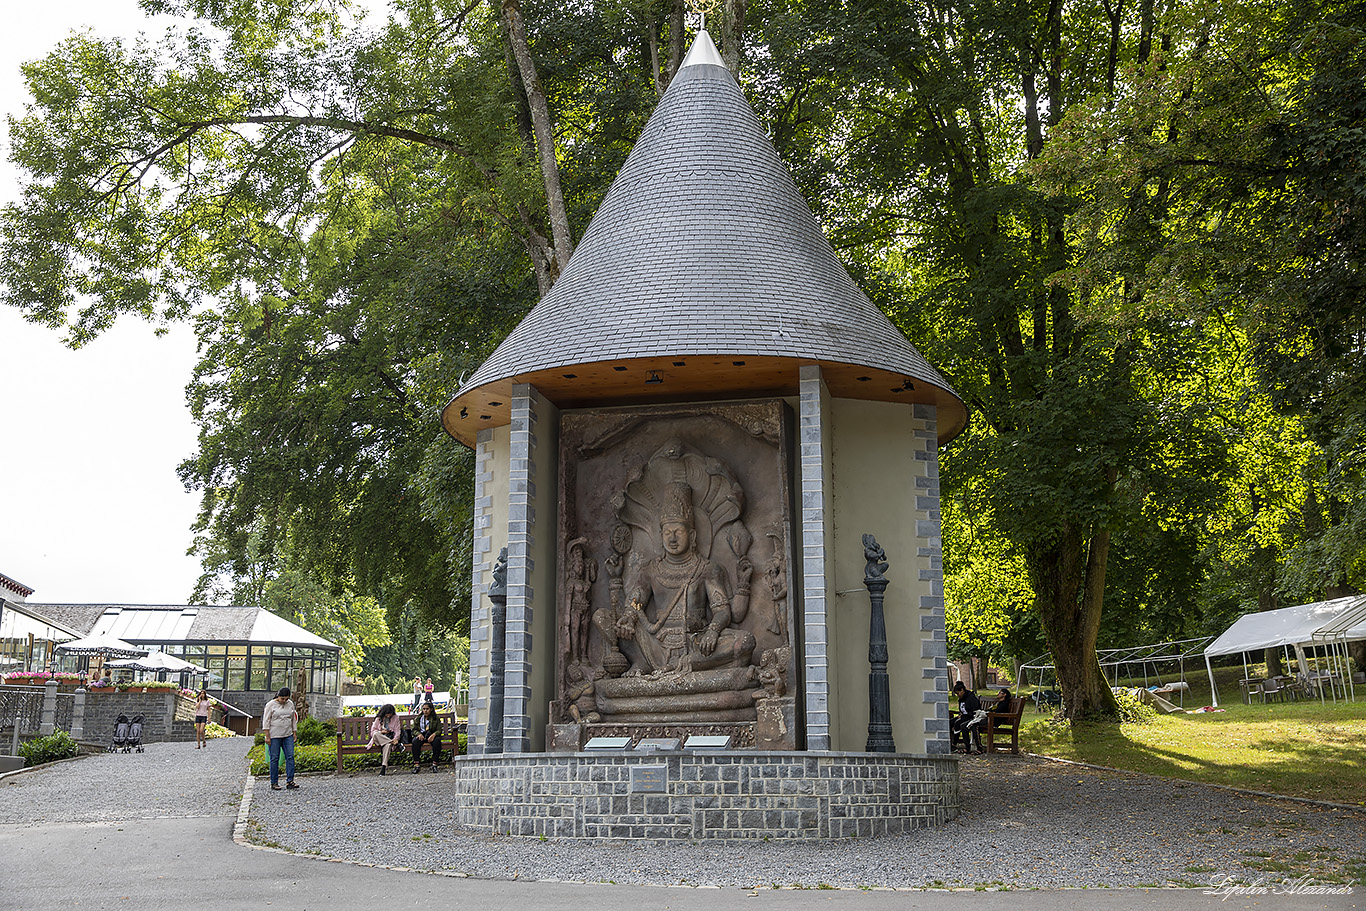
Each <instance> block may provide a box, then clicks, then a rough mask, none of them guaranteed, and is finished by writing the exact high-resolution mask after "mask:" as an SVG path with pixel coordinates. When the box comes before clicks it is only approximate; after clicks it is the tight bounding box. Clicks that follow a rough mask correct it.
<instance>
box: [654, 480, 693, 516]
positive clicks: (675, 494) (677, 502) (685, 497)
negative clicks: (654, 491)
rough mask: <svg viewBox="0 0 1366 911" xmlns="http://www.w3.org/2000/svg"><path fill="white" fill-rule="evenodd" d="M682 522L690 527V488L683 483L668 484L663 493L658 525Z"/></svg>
mask: <svg viewBox="0 0 1366 911" xmlns="http://www.w3.org/2000/svg"><path fill="white" fill-rule="evenodd" d="M665 522H682V523H683V524H684V525H687V526H689V527H692V524H693V518H692V486H691V485H690V484H687V483H685V482H675V483H673V484H670V485H669V486H668V487H667V488H666V489H665V492H664V505H663V506H661V507H660V509H659V524H660V525H663V524H664V523H665Z"/></svg>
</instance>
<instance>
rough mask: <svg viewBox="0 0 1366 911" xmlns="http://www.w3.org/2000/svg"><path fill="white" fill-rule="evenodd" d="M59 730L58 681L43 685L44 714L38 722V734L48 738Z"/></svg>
mask: <svg viewBox="0 0 1366 911" xmlns="http://www.w3.org/2000/svg"><path fill="white" fill-rule="evenodd" d="M56 730H57V681H56V680H49V681H48V682H47V683H45V684H43V714H42V716H41V718H40V720H39V722H38V733H39V734H41V735H42V736H44V737H46V736H47V735H48V734H51V733H53V732H55V731H56Z"/></svg>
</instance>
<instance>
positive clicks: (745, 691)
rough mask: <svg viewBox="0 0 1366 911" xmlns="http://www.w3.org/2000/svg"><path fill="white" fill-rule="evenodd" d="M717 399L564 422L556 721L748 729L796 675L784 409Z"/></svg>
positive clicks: (769, 741)
mask: <svg viewBox="0 0 1366 911" xmlns="http://www.w3.org/2000/svg"><path fill="white" fill-rule="evenodd" d="M727 409H728V406H724V405H720V406H708V407H697V408H662V409H659V408H656V409H633V410H630V411H606V412H574V413H568V414H566V415H565V416H564V420H563V421H562V440H561V457H562V464H561V489H562V499H561V503H562V509H561V541H563V542H566V543H565V545H564V548H563V550H562V551H561V552H562V553H563V554H564V562H563V563H562V564H561V565H562V572H561V591H560V593H559V594H560V597H559V605H560V611H561V622H560V624H559V629H560V643H559V646H560V647H559V654H560V668H561V672H560V678H559V679H560V687H559V694H560V698H559V699H558V700H557V702H556V704H555V706H553V707H552V708H553V711H554V716H555V717H554V721H555V722H557V723H558V724H559V725H561V726H565V727H566V728H567V727H568V726H573V727H575V728H586V727H587V726H595V727H594V730H598V729H599V728H601V729H602V730H606V727H605V726H610V727H611V728H612V729H614V730H616V729H620V728H621V726H623V725H627V726H631V725H634V726H637V727H639V728H640V730H642V731H643V730H645V729H647V728H648V729H649V730H652V731H658V730H661V729H662V728H661V727H660V726H661V725H663V726H664V727H665V728H667V726H668V725H669V724H671V723H673V724H677V725H687V726H689V727H690V729H694V730H695V728H692V726H695V725H699V724H728V723H729V724H734V723H739V724H742V725H745V724H753V723H755V722H756V721H759V720H760V717H759V716H760V714H761V708H760V706H762V705H763V704H765V703H766V702H769V701H772V700H774V699H777V698H781V697H783V696H784V694H785V692H786V690H787V689H788V688H789V687H790V685H791V683H792V682H793V681H794V680H795V663H794V660H793V658H794V648H793V643H792V642H791V641H790V638H789V629H790V621H789V616H788V612H789V610H790V604H789V599H788V597H787V592H788V581H789V580H788V578H787V571H788V570H787V567H788V564H789V561H788V555H787V552H786V551H787V544H786V542H787V540H788V536H787V534H786V528H787V526H788V522H789V509H788V497H789V489H788V485H787V470H786V465H787V461H786V459H787V456H786V451H785V444H784V439H785V428H784V421H785V420H786V408H785V406H784V405H783V404H782V403H781V402H778V401H772V402H766V403H754V402H749V403H743V404H741V405H737V406H730V410H731V411H733V412H734V414H733V415H730V414H727ZM732 418H734V419H732ZM751 527H754V528H761V529H764V532H763V534H764V540H765V542H766V545H764V546H760V547H756V546H755V537H754V533H753V532H752V531H751V530H750V529H751ZM598 555H601V564H599V559H598ZM756 561H759V562H760V563H761V565H762V569H761V570H760V571H759V572H757V573H756V567H755V563H756ZM599 565H601V569H602V570H603V571H604V573H605V575H606V577H607V579H606V582H607V584H606V586H605V587H604V586H600V585H597V584H596V583H597V581H598V569H599ZM756 577H757V578H756ZM756 582H757V583H758V584H756ZM761 659H762V664H763V668H762V670H761V666H760V665H761ZM788 698H790V697H788ZM552 733H553V735H554V736H552V737H551V742H553V743H557V744H562V743H563V742H564V741H565V740H566V735H567V732H566V731H558V732H552ZM796 733H797V732H796V731H795V730H785V731H783V732H782V733H781V734H780V735H776V740H775V738H774V737H773V736H770V737H766V738H764V739H765V741H766V744H765V745H766V746H767V747H769V748H786V749H792V748H793V747H795V746H796ZM739 739H740V740H742V741H743V742H745V743H750V744H752V743H754V742H755V739H754V737H753V736H752V735H751V734H747V735H746V736H744V737H742V738H739Z"/></svg>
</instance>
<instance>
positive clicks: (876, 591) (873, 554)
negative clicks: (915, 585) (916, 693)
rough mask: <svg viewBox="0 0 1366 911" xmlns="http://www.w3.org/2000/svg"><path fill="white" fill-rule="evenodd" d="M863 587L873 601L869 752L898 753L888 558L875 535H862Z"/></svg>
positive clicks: (869, 677) (869, 649)
mask: <svg viewBox="0 0 1366 911" xmlns="http://www.w3.org/2000/svg"><path fill="white" fill-rule="evenodd" d="M863 557H864V559H865V560H867V561H868V564H867V566H866V567H864V570H863V585H864V587H865V588H867V589H868V598H869V600H870V601H872V606H873V611H872V617H871V619H870V621H869V624H868V663H869V665H870V670H869V672H868V746H867V750H868V752H870V753H895V752H896V742H895V741H894V740H892V693H891V687H890V685H889V682H888V679H887V622H886V620H885V619H883V615H882V597H883V593H884V592H886V591H887V577H886V576H884V575H883V573H884V572H886V571H887V566H888V564H887V555H886V554H884V553H883V552H882V547H881V546H880V545H879V544H878V543H877V539H876V538H874V537H873V536H872V535H864V536H863Z"/></svg>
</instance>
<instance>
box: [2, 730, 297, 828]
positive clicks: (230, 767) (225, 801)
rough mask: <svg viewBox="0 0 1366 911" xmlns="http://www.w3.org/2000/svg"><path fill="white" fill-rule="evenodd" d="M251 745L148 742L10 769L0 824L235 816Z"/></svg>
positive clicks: (223, 741)
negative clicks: (141, 748) (129, 749)
mask: <svg viewBox="0 0 1366 911" xmlns="http://www.w3.org/2000/svg"><path fill="white" fill-rule="evenodd" d="M250 745H251V741H249V740H248V739H247V738H245V737H231V738H228V737H225V738H223V739H221V740H211V741H209V746H208V747H206V748H204V749H202V750H196V749H195V748H194V744H193V743H150V744H148V745H147V746H146V747H145V750H146V752H143V753H100V754H97V755H94V756H86V757H84V758H82V759H75V760H70V761H67V762H59V763H54V764H53V765H51V766H49V767H47V768H40V769H33V770H32V771H28V772H23V773H21V774H19V775H10V776H7V777H6V778H4V779H0V824H10V825H28V826H41V825H45V824H55V823H64V822H115V821H118V820H127V819H155V818H157V817H165V816H178V817H189V816H236V815H237V808H238V806H239V804H240V803H241V800H242V786H243V784H244V783H245V782H246V772H247V763H246V755H247V749H248V747H249V746H250ZM266 790H267V792H269V790H270V788H269V787H267V788H266Z"/></svg>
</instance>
